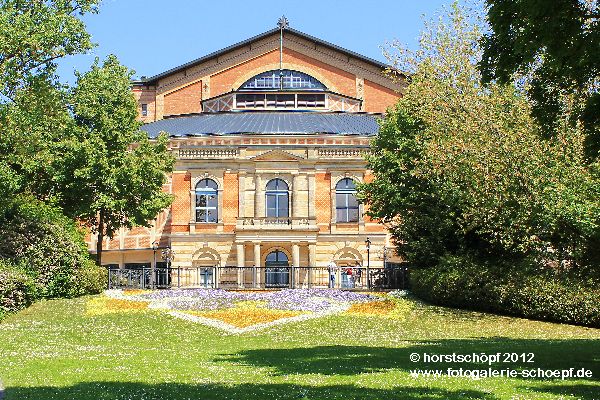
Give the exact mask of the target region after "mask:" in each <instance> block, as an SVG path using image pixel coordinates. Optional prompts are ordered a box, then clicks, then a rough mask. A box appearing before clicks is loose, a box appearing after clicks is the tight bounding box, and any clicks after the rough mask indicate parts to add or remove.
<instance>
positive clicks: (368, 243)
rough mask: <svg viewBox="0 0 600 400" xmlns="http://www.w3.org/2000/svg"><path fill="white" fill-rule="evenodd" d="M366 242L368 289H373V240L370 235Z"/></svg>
mask: <svg viewBox="0 0 600 400" xmlns="http://www.w3.org/2000/svg"><path fill="white" fill-rule="evenodd" d="M365 244H366V245H367V289H371V241H370V240H369V238H368V237H367V240H365Z"/></svg>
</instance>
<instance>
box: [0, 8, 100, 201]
mask: <svg viewBox="0 0 600 400" xmlns="http://www.w3.org/2000/svg"><path fill="white" fill-rule="evenodd" d="M96 5H97V0H69V1H65V0H54V1H38V0H35V1H23V0H0V169H1V170H2V172H1V173H2V176H3V179H2V180H5V179H6V180H8V181H10V182H11V185H12V192H13V193H19V192H31V193H34V194H35V195H36V197H38V198H40V199H43V200H48V199H49V198H51V197H53V196H54V195H55V194H56V187H55V183H54V181H53V171H52V164H53V163H55V162H56V160H60V159H61V156H60V154H57V151H58V150H59V149H58V148H57V146H56V145H57V143H59V142H60V141H61V140H62V138H63V137H65V136H68V135H69V132H70V130H71V127H72V124H73V119H72V117H71V115H69V113H68V110H67V108H66V104H67V103H66V96H65V92H64V90H63V88H62V86H61V85H60V83H59V82H58V79H57V77H56V76H55V70H56V61H57V60H58V59H59V58H61V57H64V56H67V55H73V54H78V53H83V52H85V51H87V50H89V49H91V48H92V46H93V44H92V43H91V41H90V35H89V34H88V32H87V31H86V30H85V25H84V23H83V22H82V21H81V19H80V17H81V16H82V15H83V14H84V13H88V12H96ZM9 199H10V197H3V198H2V199H0V203H2V202H6V201H8V200H9Z"/></svg>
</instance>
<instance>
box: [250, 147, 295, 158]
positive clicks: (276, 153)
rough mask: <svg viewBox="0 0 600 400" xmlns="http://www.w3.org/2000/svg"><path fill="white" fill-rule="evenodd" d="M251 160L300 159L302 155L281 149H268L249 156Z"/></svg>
mask: <svg viewBox="0 0 600 400" xmlns="http://www.w3.org/2000/svg"><path fill="white" fill-rule="evenodd" d="M251 160H252V161H300V160H302V157H299V156H296V155H294V154H291V153H288V152H287V151H283V150H269V151H266V152H264V153H262V154H259V155H257V156H255V157H252V158H251Z"/></svg>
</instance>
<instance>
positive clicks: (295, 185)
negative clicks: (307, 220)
mask: <svg viewBox="0 0 600 400" xmlns="http://www.w3.org/2000/svg"><path fill="white" fill-rule="evenodd" d="M301 207H302V202H301V199H300V175H299V174H294V175H292V213H291V214H290V217H292V218H298V217H301V216H302V211H301V210H300V208H301Z"/></svg>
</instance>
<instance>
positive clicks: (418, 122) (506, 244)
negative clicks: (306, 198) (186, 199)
mask: <svg viewBox="0 0 600 400" xmlns="http://www.w3.org/2000/svg"><path fill="white" fill-rule="evenodd" d="M466 15H472V14H467V13H466V12H465V11H464V10H463V9H462V8H461V7H459V6H458V5H456V4H455V5H454V6H453V7H452V8H451V10H450V12H449V14H448V15H447V16H444V17H441V18H440V19H439V20H438V21H436V22H435V23H428V24H426V30H425V31H424V32H423V34H422V37H421V40H420V48H419V49H418V50H417V51H416V52H410V51H407V50H405V49H402V48H397V50H398V51H397V52H396V53H395V55H396V57H395V58H393V59H392V62H393V63H394V64H396V66H398V67H399V69H400V70H402V71H406V72H409V73H410V84H409V85H408V87H407V89H406V92H405V94H404V97H403V98H402V99H401V100H400V101H399V103H398V105H397V106H396V108H394V109H391V110H388V113H387V115H386V117H385V119H384V120H383V121H382V123H381V129H380V133H379V135H378V136H377V137H376V138H375V139H374V141H373V146H372V147H373V153H372V155H371V156H369V157H368V166H369V168H370V169H371V170H373V172H374V174H375V177H376V179H375V180H374V181H373V182H372V183H369V184H366V185H362V187H361V188H360V193H361V194H360V195H361V198H362V199H363V201H366V202H367V203H369V206H370V207H369V214H370V215H371V216H372V217H374V218H378V219H380V220H382V221H383V222H384V223H386V224H388V225H389V226H390V228H391V231H392V235H393V236H394V238H395V240H396V243H397V245H398V249H399V252H400V254H401V255H402V256H404V257H405V258H406V259H407V260H408V261H411V262H413V263H415V264H418V265H422V266H427V265H435V264H436V263H437V262H438V260H439V259H440V258H442V257H443V256H444V255H447V254H459V255H460V254H469V253H474V254H476V255H478V256H481V257H486V258H491V259H497V258H498V257H502V258H523V257H526V256H534V257H538V259H542V260H544V263H546V264H548V263H555V262H561V263H564V262H567V261H568V262H569V263H580V264H583V263H586V262H587V261H586V257H587V255H588V254H589V252H588V250H589V249H590V248H591V247H593V246H594V245H595V244H598V243H600V242H599V239H600V217H599V216H600V201H599V199H600V185H598V169H597V165H595V164H592V165H590V166H587V165H585V163H584V158H583V135H582V133H581V132H580V131H579V130H578V129H576V127H573V126H571V125H570V124H567V123H565V122H564V121H562V122H561V124H560V125H559V129H557V132H556V133H555V135H554V137H553V138H551V139H549V140H545V139H543V138H542V137H541V135H540V131H539V127H538V126H537V124H536V123H535V121H534V120H533V119H532V118H531V108H530V105H529V102H528V100H527V98H526V97H525V96H523V95H522V93H521V92H520V91H519V89H518V88H517V87H515V86H513V85H506V84H501V83H491V84H489V85H487V86H482V85H481V83H480V81H481V74H480V73H479V71H478V69H477V63H478V61H479V60H480V56H481V48H480V46H479V40H480V37H481V33H480V32H481V31H482V29H481V28H480V27H479V26H478V25H477V24H476V22H477V19H476V18H473V19H474V21H472V20H468V19H467V18H466ZM473 22H475V24H473Z"/></svg>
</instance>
